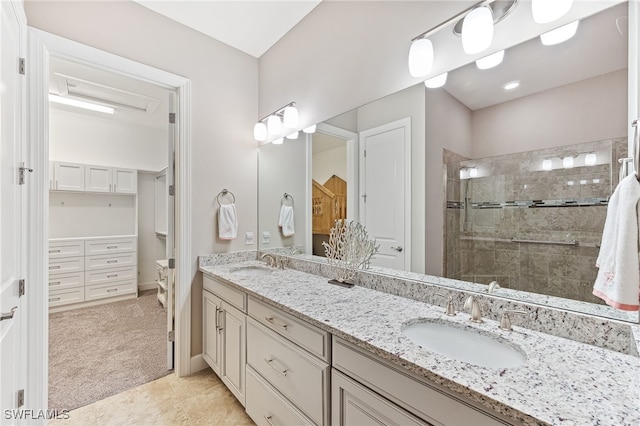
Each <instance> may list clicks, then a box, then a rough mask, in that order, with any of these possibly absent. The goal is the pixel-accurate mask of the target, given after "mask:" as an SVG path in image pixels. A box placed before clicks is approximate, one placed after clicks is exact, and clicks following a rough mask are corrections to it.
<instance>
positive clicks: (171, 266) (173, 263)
mask: <svg viewBox="0 0 640 426" xmlns="http://www.w3.org/2000/svg"><path fill="white" fill-rule="evenodd" d="M167 264H168V265H169V269H176V260H175V259H173V258H171V259H169V260H168V261H167Z"/></svg>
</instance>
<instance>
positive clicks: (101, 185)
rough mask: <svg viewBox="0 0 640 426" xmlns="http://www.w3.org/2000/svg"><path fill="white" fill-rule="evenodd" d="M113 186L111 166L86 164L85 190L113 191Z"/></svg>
mask: <svg viewBox="0 0 640 426" xmlns="http://www.w3.org/2000/svg"><path fill="white" fill-rule="evenodd" d="M111 187H112V186H111V167H102V166H85V169H84V189H85V191H90V192H111Z"/></svg>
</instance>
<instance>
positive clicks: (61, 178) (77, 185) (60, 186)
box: [49, 161, 85, 191]
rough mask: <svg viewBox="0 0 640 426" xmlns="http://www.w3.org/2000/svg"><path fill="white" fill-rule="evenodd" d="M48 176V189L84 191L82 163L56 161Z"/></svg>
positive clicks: (83, 167)
mask: <svg viewBox="0 0 640 426" xmlns="http://www.w3.org/2000/svg"><path fill="white" fill-rule="evenodd" d="M49 170H50V171H53V173H52V175H51V176H49V186H50V189H52V190H54V191H84V190H85V187H84V181H85V177H84V175H85V166H84V165H83V164H75V163H63V162H60V161H56V162H54V163H53V167H52V168H50V169H49Z"/></svg>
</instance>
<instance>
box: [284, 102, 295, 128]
mask: <svg viewBox="0 0 640 426" xmlns="http://www.w3.org/2000/svg"><path fill="white" fill-rule="evenodd" d="M282 124H284V127H287V128H289V129H295V128H296V127H298V108H296V107H295V106H293V105H290V106H286V107H284V113H283V117H282Z"/></svg>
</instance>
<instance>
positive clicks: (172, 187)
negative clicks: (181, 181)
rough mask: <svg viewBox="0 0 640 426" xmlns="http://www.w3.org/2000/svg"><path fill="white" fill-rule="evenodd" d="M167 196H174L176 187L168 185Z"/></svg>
mask: <svg viewBox="0 0 640 426" xmlns="http://www.w3.org/2000/svg"><path fill="white" fill-rule="evenodd" d="M169 195H171V196H174V195H176V187H175V186H173V185H169Z"/></svg>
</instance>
